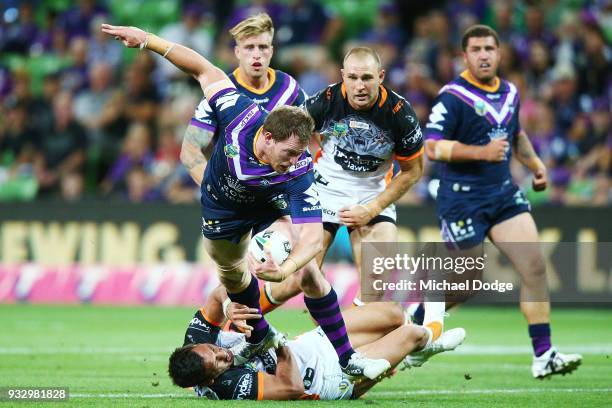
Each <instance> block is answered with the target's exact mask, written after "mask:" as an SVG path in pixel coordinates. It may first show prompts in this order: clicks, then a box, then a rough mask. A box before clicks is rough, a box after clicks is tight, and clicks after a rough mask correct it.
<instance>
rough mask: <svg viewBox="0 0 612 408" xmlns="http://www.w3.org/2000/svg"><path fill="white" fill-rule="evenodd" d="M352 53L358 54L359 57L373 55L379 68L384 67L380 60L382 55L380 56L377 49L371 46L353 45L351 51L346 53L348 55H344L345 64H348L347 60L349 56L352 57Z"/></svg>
mask: <svg viewBox="0 0 612 408" xmlns="http://www.w3.org/2000/svg"><path fill="white" fill-rule="evenodd" d="M351 55H356V56H359V57H363V56H364V55H369V56H370V57H372V58H373V59H374V62H376V65H377V67H378V69H379V70H380V69H382V64H381V62H380V57H379V56H378V53H377V52H376V51H374V50H373V49H371V48H370V47H353V48H351V49H350V50H349V52H347V53H346V55H345V56H344V60H343V62H342V63H343V65H344V64H346V60H347V59H348V57H350V56H351Z"/></svg>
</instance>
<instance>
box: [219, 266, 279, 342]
mask: <svg viewBox="0 0 612 408" xmlns="http://www.w3.org/2000/svg"><path fill="white" fill-rule="evenodd" d="M227 296H228V297H229V298H230V299H231V300H232V302H236V303H240V304H243V305H245V306H248V307H252V308H257V309H258V310H259V312H260V313H261V309H260V308H259V287H258V286H257V279H255V278H254V277H253V276H252V275H251V282H250V283H249V286H247V287H246V289H244V290H243V291H242V292H238V293H228V294H227ZM246 322H247V324H248V325H249V326H251V327H252V328H253V330H252V331H251V337H247V341H248V342H249V343H259V342H260V341H262V340H263V338H264V337H266V334H267V333H268V329H269V326H268V322H266V320H265V319H264V318H263V317H262V318H261V319H249V320H247V321H246Z"/></svg>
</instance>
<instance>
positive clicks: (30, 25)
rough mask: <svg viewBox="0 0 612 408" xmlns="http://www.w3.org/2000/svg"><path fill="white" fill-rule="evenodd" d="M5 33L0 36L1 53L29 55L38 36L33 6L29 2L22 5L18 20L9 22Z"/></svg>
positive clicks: (18, 12)
mask: <svg viewBox="0 0 612 408" xmlns="http://www.w3.org/2000/svg"><path fill="white" fill-rule="evenodd" d="M5 17H6V16H5ZM3 31H4V32H3V33H2V35H1V36H0V53H3V52H14V53H19V54H27V53H28V52H29V50H30V46H31V45H32V44H33V43H34V41H35V40H36V37H37V35H38V27H37V25H36V22H35V21H34V9H33V6H32V4H30V3H29V2H23V3H21V5H20V6H19V10H18V11H17V20H16V21H15V22H9V24H8V26H7V27H6V28H5V29H4V30H3Z"/></svg>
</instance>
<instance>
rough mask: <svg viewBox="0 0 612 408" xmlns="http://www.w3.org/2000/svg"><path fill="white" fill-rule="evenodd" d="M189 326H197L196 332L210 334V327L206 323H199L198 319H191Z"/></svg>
mask: <svg viewBox="0 0 612 408" xmlns="http://www.w3.org/2000/svg"><path fill="white" fill-rule="evenodd" d="M189 326H191V327H193V326H197V328H198V330H201V331H204V332H206V333H210V327H209V326H208V325H207V324H206V323H204V322H203V321H201V320H200V319H199V318H198V317H195V316H194V317H193V319H191V321H190V322H189Z"/></svg>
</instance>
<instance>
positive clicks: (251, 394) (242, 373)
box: [209, 366, 263, 400]
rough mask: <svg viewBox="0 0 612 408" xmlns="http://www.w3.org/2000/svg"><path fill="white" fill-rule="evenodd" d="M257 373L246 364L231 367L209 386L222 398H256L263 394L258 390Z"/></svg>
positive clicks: (260, 385)
mask: <svg viewBox="0 0 612 408" xmlns="http://www.w3.org/2000/svg"><path fill="white" fill-rule="evenodd" d="M262 375H263V373H261V374H260V373H259V372H257V371H255V370H253V369H252V368H250V367H248V366H240V367H232V368H230V369H229V370H227V371H226V372H224V373H223V374H221V375H220V376H219V377H217V378H216V379H215V382H214V383H213V384H212V385H211V386H210V387H209V388H210V389H211V390H212V391H214V393H215V394H217V397H218V398H219V399H222V400H257V399H261V397H262V396H263V389H262V390H261V392H259V391H260V388H259V387H263V384H259V381H260V378H261V377H262Z"/></svg>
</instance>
